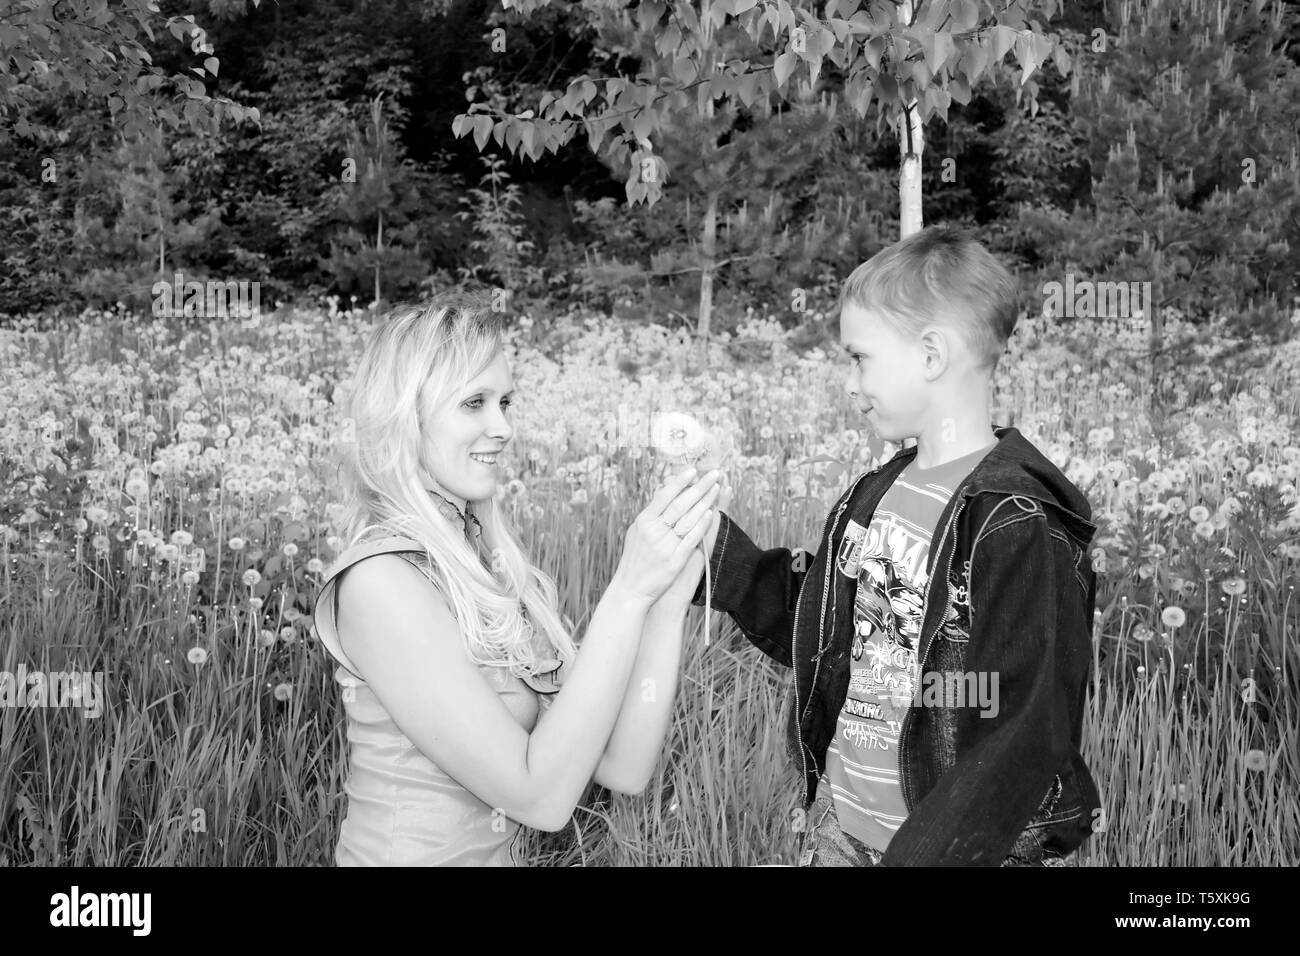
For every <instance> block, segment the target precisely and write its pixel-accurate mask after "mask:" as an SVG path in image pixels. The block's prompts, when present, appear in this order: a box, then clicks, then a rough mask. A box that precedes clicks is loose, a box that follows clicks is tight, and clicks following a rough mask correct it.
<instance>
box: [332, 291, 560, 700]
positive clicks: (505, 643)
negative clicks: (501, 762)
mask: <svg viewBox="0 0 1300 956" xmlns="http://www.w3.org/2000/svg"><path fill="white" fill-rule="evenodd" d="M503 345H504V343H503V339H502V326H501V324H500V321H499V316H498V315H497V314H496V313H494V312H493V311H492V310H491V309H490V308H489V306H488V300H487V299H486V298H485V297H480V296H476V295H454V296H452V295H443V296H439V297H437V298H436V299H434V301H433V302H432V303H430V304H429V305H427V306H422V307H417V308H408V309H398V310H395V311H394V312H393V313H391V314H390V315H389V316H388V317H386V318H385V319H384V320H383V321H382V322H380V323H379V325H378V326H377V327H376V328H375V329H374V330H373V331H372V332H371V334H370V337H369V339H368V340H367V342H366V345H365V348H364V349H363V351H362V354H361V358H360V361H359V362H358V364H357V369H356V373H355V375H354V376H353V379H352V386H351V393H350V395H349V400H348V414H349V417H350V418H351V419H352V423H353V427H354V428H355V442H347V443H344V446H343V456H342V458H343V460H342V467H341V470H342V472H343V481H344V488H345V495H344V512H343V531H344V538H345V540H346V541H347V542H348V544H349V545H355V544H356V543H358V541H360V539H361V538H362V537H363V536H364V535H365V534H366V532H368V531H371V530H372V529H379V530H380V531H381V532H384V533H388V534H398V535H404V536H406V537H409V538H412V539H414V540H415V541H417V542H418V543H419V544H420V545H421V546H423V548H424V550H425V552H426V554H427V555H428V558H429V561H430V564H431V565H432V567H433V569H434V573H435V575H436V576H437V579H438V581H439V584H440V586H441V588H442V591H443V594H444V595H446V596H447V598H448V600H449V601H450V603H451V605H452V611H453V613H454V614H455V616H456V620H457V622H458V623H459V624H460V629H461V634H462V636H463V637H464V640H465V648H466V650H467V652H468V653H469V656H470V659H471V660H473V661H475V662H476V663H479V664H486V665H488V666H494V667H509V668H510V669H511V670H512V671H513V672H514V673H515V674H516V675H517V676H523V675H524V674H525V673H528V672H529V671H530V670H531V669H532V668H533V666H534V665H535V664H537V663H538V662H539V657H541V656H543V655H547V656H553V655H556V654H558V656H560V657H562V658H564V659H566V660H567V659H571V658H572V656H573V655H574V653H575V650H574V644H573V639H572V637H571V636H570V627H569V625H568V624H567V622H566V621H564V620H563V619H562V618H561V616H560V613H559V610H558V604H557V599H556V589H555V583H554V582H553V581H552V580H551V579H550V578H549V577H548V576H547V575H546V574H545V573H544V572H542V571H540V570H539V569H537V568H536V567H534V566H533V565H532V564H531V563H529V561H528V559H527V558H525V556H524V553H523V550H522V549H521V548H520V546H519V542H518V540H517V538H516V537H515V535H514V533H513V532H512V530H511V528H510V527H509V522H508V520H507V518H506V515H505V514H504V512H503V511H502V509H501V507H500V506H499V505H498V503H497V500H496V499H495V498H489V499H484V500H482V501H470V502H469V503H468V506H467V510H469V509H472V510H473V512H474V515H475V516H476V517H477V518H478V519H479V522H480V524H481V525H482V535H483V541H484V543H485V544H486V545H487V547H488V548H489V549H491V550H492V551H493V553H494V557H495V561H494V565H495V568H496V575H494V574H493V573H491V572H489V571H488V570H487V569H485V568H484V567H483V563H482V561H480V560H479V557H478V555H477V554H475V552H474V549H473V547H472V546H471V545H470V543H469V541H468V540H467V539H466V537H465V533H464V530H463V529H462V528H461V527H459V526H458V525H457V524H456V523H453V521H452V520H449V519H448V518H447V517H446V516H444V515H443V514H442V512H441V511H440V510H439V509H438V506H437V504H436V501H435V500H434V499H433V497H432V496H431V495H430V494H429V492H428V491H427V490H426V489H425V487H424V485H423V482H422V481H421V479H420V466H421V461H422V458H421V449H422V447H423V444H424V440H425V428H426V427H427V423H428V422H429V421H430V420H431V418H432V416H433V415H434V414H435V413H436V412H437V411H438V410H439V409H442V408H445V407H447V405H448V404H449V403H450V402H452V401H454V400H455V398H456V396H457V395H458V393H459V392H460V391H461V390H462V389H464V388H465V387H466V385H468V384H469V382H470V380H471V379H473V378H474V377H475V376H476V375H478V374H480V373H481V372H482V371H483V370H484V369H485V368H487V366H488V365H490V364H491V363H492V361H493V360H494V359H495V358H496V357H497V356H498V355H500V354H501V351H502V348H503ZM521 605H522V607H523V608H526V609H527V617H528V618H531V625H530V623H529V620H527V619H526V618H525V617H524V616H523V615H522V614H521V613H520V611H521ZM534 628H535V629H536V631H535V630H534ZM539 638H544V640H545V641H549V643H550V648H549V649H547V648H546V646H545V643H544V641H543V640H539Z"/></svg>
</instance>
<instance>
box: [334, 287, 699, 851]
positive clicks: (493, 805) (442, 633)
mask: <svg viewBox="0 0 1300 956" xmlns="http://www.w3.org/2000/svg"><path fill="white" fill-rule="evenodd" d="M495 318H496V317H495V316H494V315H493V313H492V312H491V311H490V310H489V309H487V308H485V307H484V303H483V302H482V301H479V300H475V299H454V300H453V299H443V300H440V301H438V302H436V303H435V304H433V305H431V306H429V307H427V308H421V309H413V310H408V311H402V312H400V313H397V314H395V315H393V316H391V317H389V318H388V319H386V320H385V321H384V322H382V324H381V325H380V326H379V327H378V328H377V329H376V330H375V331H374V332H373V333H372V335H371V338H370V339H369V341H368V343H367V344H366V346H365V349H364V351H363V354H362V356H361V359H360V362H359V365H358V368H357V372H356V375H355V378H354V380H353V385H352V390H351V396H350V409H349V415H350V417H351V419H352V421H353V423H354V425H355V432H356V434H355V444H354V445H350V446H348V447H349V452H348V455H347V458H346V460H345V468H344V471H345V474H346V484H347V488H348V501H347V534H348V540H349V541H350V542H351V545H350V547H349V548H348V549H347V550H346V551H345V552H344V553H343V554H342V555H340V557H339V559H338V560H337V561H336V562H335V563H334V565H333V566H332V567H331V568H330V570H329V573H328V575H327V578H326V581H325V583H324V586H323V587H322V589H321V591H320V594H319V596H318V598H317V603H316V610H315V620H316V628H317V633H318V635H319V637H320V639H321V641H322V643H323V644H324V645H325V647H326V648H327V649H328V650H329V652H330V654H331V655H332V656H333V657H334V658H335V659H336V660H337V661H338V664H339V667H338V669H337V671H336V673H335V680H336V681H337V682H338V683H339V684H340V685H341V686H342V688H343V692H342V693H343V701H344V709H345V711H346V713H347V737H348V743H349V772H348V780H347V786H346V792H347V796H348V809H347V816H346V818H345V819H344V821H343V826H342V829H341V832H340V836H339V843H338V846H337V848H336V851H335V862H336V863H337V864H339V865H341V866H384V865H417V866H420V865H426V866H427V865H447V864H450V865H479V864H486V865H507V866H509V865H515V864H518V863H520V862H521V861H520V859H519V855H518V853H517V850H516V847H515V844H516V843H517V837H518V835H519V833H520V832H522V831H521V827H520V825H521V824H522V825H523V826H528V827H534V828H539V829H542V830H558V829H561V828H562V827H564V826H565V825H566V823H567V822H568V820H569V818H570V815H571V814H572V812H573V809H574V807H575V806H576V804H577V802H578V801H579V800H580V799H581V797H582V794H583V792H584V791H585V789H586V788H587V786H588V784H589V783H590V782H591V780H592V779H593V778H594V779H595V780H596V781H597V782H598V783H600V784H602V785H603V786H606V787H608V788H610V789H611V790H615V791H619V792H624V793H638V792H640V791H641V790H643V789H644V787H645V785H646V783H647V782H648V780H649V777H650V774H651V773H652V771H653V768H654V765H655V763H656V761H657V760H658V757H659V753H660V750H661V748H662V746H663V739H664V736H665V734H666V732H667V728H668V722H669V718H670V709H671V706H672V699H673V695H674V693H675V690H676V682H677V671H678V665H679V662H680V655H681V642H682V630H683V622H684V620H685V614H686V608H687V606H688V605H689V603H690V599H691V596H692V594H693V592H694V590H695V587H696V585H697V583H698V581H699V578H700V575H701V573H702V571H703V568H704V562H703V557H702V555H701V552H700V548H699V544H700V542H701V540H702V539H703V538H704V536H705V533H706V531H707V530H708V529H709V528H710V526H711V525H715V524H716V517H715V510H714V509H713V508H712V505H713V504H714V502H715V500H716V498H717V496H718V493H719V488H718V483H717V475H716V473H713V472H710V473H709V474H708V475H706V476H702V477H698V478H697V477H696V476H695V475H694V474H693V473H689V472H688V473H683V474H682V475H679V476H677V477H674V478H669V479H667V480H665V482H664V483H663V485H661V486H660V487H659V488H658V490H657V491H656V492H655V493H654V495H653V497H652V498H651V500H650V502H649V503H648V504H647V505H646V507H645V509H644V510H642V511H641V513H640V514H639V515H638V516H637V518H636V520H635V521H634V522H633V523H632V525H631V526H630V527H629V528H628V529H627V532H626V536H625V540H624V543H623V552H622V556H621V559H620V561H619V564H618V567H617V569H616V570H615V572H614V575H613V578H612V580H611V581H610V584H609V587H608V588H607V589H606V590H605V593H604V596H603V597H602V598H601V600H600V602H599V603H598V604H597V606H596V609H595V611H594V613H593V614H592V616H591V620H590V623H589V625H588V627H587V630H586V634H585V636H584V638H583V640H582V645H581V649H580V650H579V648H578V647H577V646H575V644H574V641H573V639H572V637H571V636H570V634H569V631H568V628H567V627H566V625H565V622H564V621H563V620H562V619H561V616H560V614H559V612H558V610H557V603H556V589H555V586H554V583H553V582H552V581H550V580H549V578H548V577H547V576H546V575H545V574H544V573H542V572H541V571H539V570H538V569H537V568H535V567H533V566H532V564H530V562H529V560H528V558H527V556H526V555H525V554H524V553H523V552H522V551H521V550H520V545H519V543H518V541H517V540H516V538H515V535H514V534H513V533H512V531H511V529H510V527H509V526H508V523H507V521H506V520H505V516H504V514H503V513H502V511H501V509H500V507H499V506H498V504H497V503H496V498H495V497H494V495H495V492H496V489H497V484H498V481H499V479H500V473H501V469H500V456H501V454H502V450H503V449H504V448H505V447H506V445H507V443H509V442H510V440H511V438H512V437H513V435H514V428H513V426H512V425H511V421H510V419H511V416H510V410H509V409H510V404H511V401H512V397H513V396H512V393H513V391H514V386H513V383H512V379H511V373H510V368H509V365H508V363H507V361H506V357H505V355H504V353H503V348H502V339H501V334H500V328H499V326H498V325H496V324H495V322H494V319H495ZM646 687H652V688H654V690H655V692H654V693H653V694H646V693H643V688H646Z"/></svg>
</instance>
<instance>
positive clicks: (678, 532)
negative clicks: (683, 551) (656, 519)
mask: <svg viewBox="0 0 1300 956" xmlns="http://www.w3.org/2000/svg"><path fill="white" fill-rule="evenodd" d="M660 520H661V521H662V520H663V519H660ZM664 527H666V528H667V529H668V530H669V531H671V532H672V533H673V534H675V535H677V537H679V538H684V537H686V535H684V534H682V533H681V532H680V531H678V530H677V526H676V525H671V524H669V523H668V522H667V521H664Z"/></svg>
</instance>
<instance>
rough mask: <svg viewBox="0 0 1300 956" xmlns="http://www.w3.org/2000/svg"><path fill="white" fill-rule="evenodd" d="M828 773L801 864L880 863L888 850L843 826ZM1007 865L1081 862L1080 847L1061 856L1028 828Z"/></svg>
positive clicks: (810, 812) (813, 809)
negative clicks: (853, 833) (844, 828)
mask: <svg viewBox="0 0 1300 956" xmlns="http://www.w3.org/2000/svg"><path fill="white" fill-rule="evenodd" d="M830 790H831V787H830V783H829V781H827V780H826V778H825V777H823V778H822V780H821V783H820V784H819V785H818V787H817V798H816V799H815V800H814V801H813V805H812V806H811V807H810V808H809V810H808V825H807V827H806V828H805V830H804V833H803V839H802V841H801V844H800V852H799V862H798V864H797V865H798V866H877V865H879V863H880V860H881V857H883V856H884V854H883V853H882V852H881V851H880V850H876V849H873V848H872V847H869V846H867V845H866V844H865V843H863V842H862V841H861V840H858V839H857V838H856V837H853V836H850V835H849V834H847V833H845V832H844V831H843V830H841V829H840V821H839V817H837V816H836V815H835V800H834V798H833V797H832V796H831V792H830ZM1002 865H1003V866H1078V865H1079V851H1078V850H1074V851H1072V852H1070V853H1068V854H1067V855H1065V856H1058V855H1055V854H1052V853H1051V852H1049V851H1045V850H1043V848H1042V847H1041V846H1040V845H1039V844H1038V841H1037V839H1036V838H1035V837H1034V836H1033V833H1032V831H1028V830H1027V831H1025V832H1024V833H1022V834H1021V835H1020V837H1019V838H1018V839H1017V840H1016V843H1015V846H1013V847H1012V849H1011V854H1010V855H1009V856H1007V858H1006V859H1005V860H1003V861H1002Z"/></svg>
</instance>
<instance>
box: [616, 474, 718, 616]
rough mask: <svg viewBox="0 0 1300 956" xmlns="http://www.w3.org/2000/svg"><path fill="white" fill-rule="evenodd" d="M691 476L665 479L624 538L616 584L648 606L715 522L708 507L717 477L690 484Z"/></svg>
mask: <svg viewBox="0 0 1300 956" xmlns="http://www.w3.org/2000/svg"><path fill="white" fill-rule="evenodd" d="M694 478H695V469H693V468H692V469H688V470H687V471H684V472H682V473H681V474H678V475H674V476H672V477H671V478H668V479H667V480H666V481H665V482H664V483H663V485H662V486H660V488H659V489H658V490H657V491H656V492H655V494H654V497H653V498H651V500H650V503H649V504H648V505H646V507H645V508H644V509H643V510H642V512H641V513H640V514H639V515H637V517H636V520H635V521H633V522H632V524H631V526H630V527H629V528H628V529H627V534H626V536H625V537H624V541H623V556H622V558H621V559H620V560H619V565H618V570H616V571H615V572H614V580H615V581H617V582H620V583H621V584H622V585H623V586H624V587H625V588H627V589H628V590H629V591H631V592H633V593H634V594H637V595H638V596H641V597H644V598H645V599H646V600H647V601H649V602H653V601H655V600H656V599H657V598H658V597H659V596H660V595H662V594H663V593H664V592H665V591H666V590H667V589H668V587H669V585H671V584H672V583H673V581H674V580H676V579H677V577H678V575H679V573H680V572H681V571H682V569H683V568H684V567H685V566H686V564H687V562H688V561H689V560H690V559H691V556H692V554H693V553H694V552H695V551H696V550H697V549H698V547H699V544H700V542H701V541H702V540H703V539H704V535H705V533H706V532H707V531H708V530H709V526H710V524H711V523H712V519H713V518H714V515H713V513H712V512H711V511H710V507H711V506H712V504H713V503H714V501H715V500H716V499H717V496H718V491H719V488H718V483H717V482H718V473H717V472H709V474H707V475H705V476H704V477H703V478H701V479H699V480H698V481H694V483H693V484H689V485H688V482H692V481H693V479H694ZM698 575H699V571H698V570H697V571H696V576H697V579H698ZM611 583H613V582H611ZM693 591H694V589H692V593H693ZM689 598H690V596H689V595H687V600H688V601H689Z"/></svg>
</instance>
